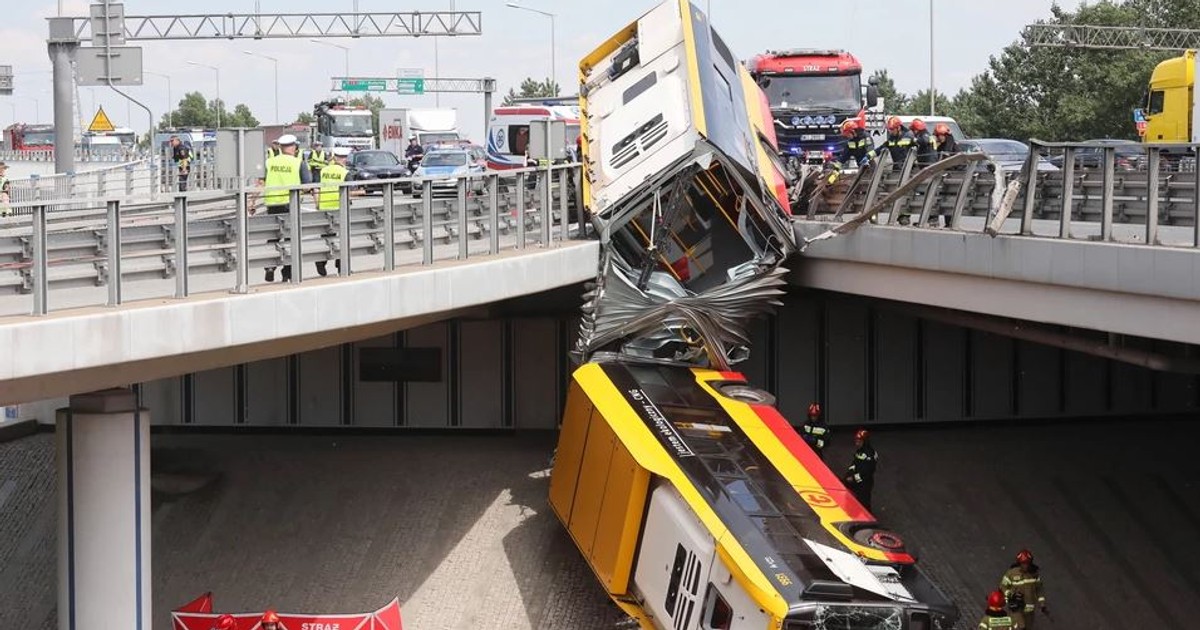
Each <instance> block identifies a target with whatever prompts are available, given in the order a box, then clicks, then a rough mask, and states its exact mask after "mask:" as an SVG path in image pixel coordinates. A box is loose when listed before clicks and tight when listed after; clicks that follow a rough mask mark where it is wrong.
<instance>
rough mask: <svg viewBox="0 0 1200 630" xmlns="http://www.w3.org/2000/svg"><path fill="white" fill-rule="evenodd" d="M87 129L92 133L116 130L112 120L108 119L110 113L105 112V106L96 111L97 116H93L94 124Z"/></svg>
mask: <svg viewBox="0 0 1200 630" xmlns="http://www.w3.org/2000/svg"><path fill="white" fill-rule="evenodd" d="M87 130H88V131H90V132H92V133H105V132H110V131H115V129H114V128H113V124H112V121H111V120H109V119H108V114H105V113H104V108H103V107H101V108H100V109H99V110H98V111H97V112H96V115H95V117H93V118H92V124H90V125H88V128H87Z"/></svg>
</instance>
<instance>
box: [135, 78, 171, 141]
mask: <svg viewBox="0 0 1200 630" xmlns="http://www.w3.org/2000/svg"><path fill="white" fill-rule="evenodd" d="M142 73H143V74H150V75H154V76H156V77H159V78H162V79H166V80H167V126H168V127H170V128H172V129H174V128H175V104H174V103H173V102H172V101H171V75H169V74H163V73H161V72H151V71H150V70H142Z"/></svg>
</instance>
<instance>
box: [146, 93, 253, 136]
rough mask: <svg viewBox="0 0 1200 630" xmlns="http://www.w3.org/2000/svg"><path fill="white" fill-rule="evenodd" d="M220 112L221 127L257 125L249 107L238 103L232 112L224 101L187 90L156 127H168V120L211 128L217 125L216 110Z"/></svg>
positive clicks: (182, 124)
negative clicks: (176, 105)
mask: <svg viewBox="0 0 1200 630" xmlns="http://www.w3.org/2000/svg"><path fill="white" fill-rule="evenodd" d="M218 111H219V112H220V113H221V116H220V119H221V126H223V127H257V126H258V119H257V118H255V117H254V114H253V113H251V112H250V108H249V107H247V106H246V105H245V104H243V103H238V104H237V105H236V106H235V107H234V108H233V112H229V111H228V110H226V109H225V102H224V101H221V100H212V101H210V100H208V99H206V98H204V95H203V94H201V93H200V92H188V93H187V94H185V95H184V96H183V98H182V99H181V100H180V101H179V107H178V108H177V109H176V110H175V111H174V112H172V113H171V114H170V115H167V114H164V115H163V117H162V119H161V120H160V121H159V123H158V128H159V129H160V130H162V129H168V128H169V124H168V123H169V122H173V123H174V124H175V126H176V127H200V128H204V129H211V128H214V127H216V126H217V112H218Z"/></svg>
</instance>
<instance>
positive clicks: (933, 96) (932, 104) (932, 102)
mask: <svg viewBox="0 0 1200 630" xmlns="http://www.w3.org/2000/svg"><path fill="white" fill-rule="evenodd" d="M936 94H937V92H934V91H933V0H929V115H930V116H933V115H936V114H937V112H936V111H935V110H936V107H937V106H936V105H935V103H937V98H936Z"/></svg>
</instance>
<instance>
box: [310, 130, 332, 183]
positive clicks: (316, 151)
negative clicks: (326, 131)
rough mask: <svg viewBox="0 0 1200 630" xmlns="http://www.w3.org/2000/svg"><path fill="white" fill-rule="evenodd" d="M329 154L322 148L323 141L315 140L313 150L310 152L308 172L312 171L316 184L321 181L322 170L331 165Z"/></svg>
mask: <svg viewBox="0 0 1200 630" xmlns="http://www.w3.org/2000/svg"><path fill="white" fill-rule="evenodd" d="M329 158H330V155H329V152H328V151H326V150H324V149H322V148H321V141H320V140H314V141H313V143H312V149H310V150H309V151H308V160H307V162H308V170H309V171H312V177H313V181H314V182H319V181H321V169H323V168H325V166H326V165H328V164H329Z"/></svg>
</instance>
